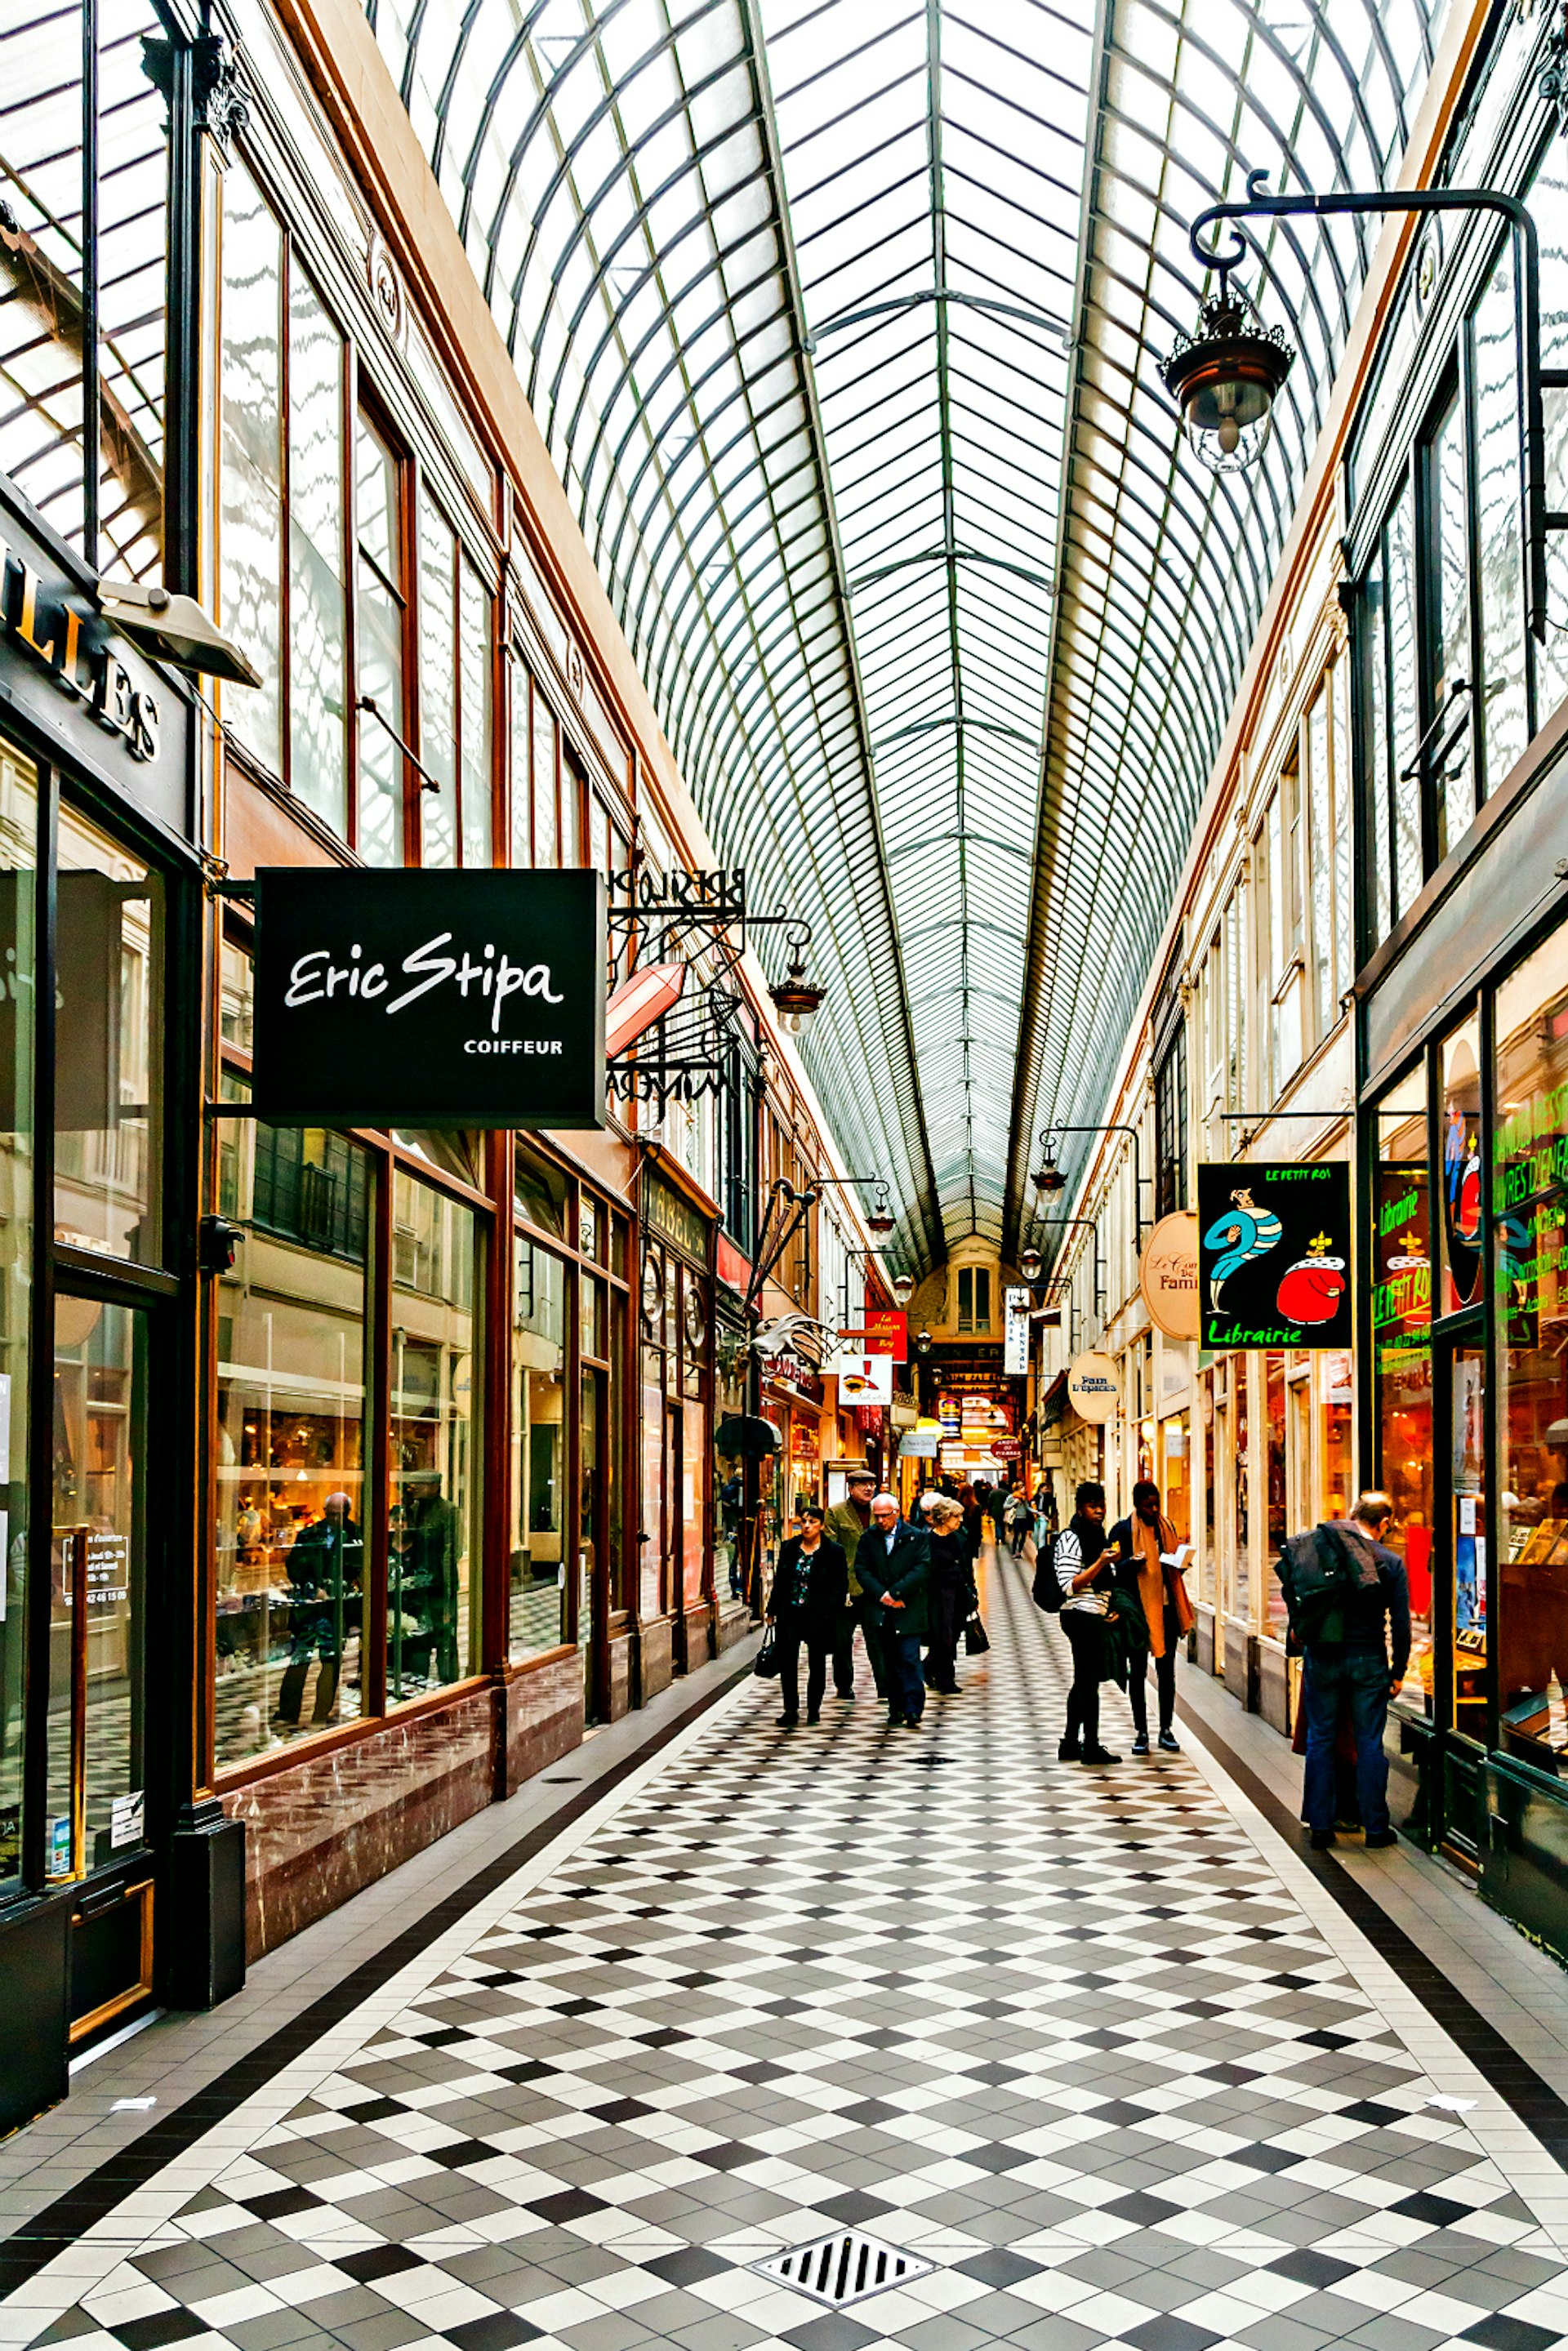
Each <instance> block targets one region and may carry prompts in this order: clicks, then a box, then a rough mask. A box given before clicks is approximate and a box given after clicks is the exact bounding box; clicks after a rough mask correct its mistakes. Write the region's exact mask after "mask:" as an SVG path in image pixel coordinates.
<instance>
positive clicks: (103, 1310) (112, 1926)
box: [44, 1283, 155, 2045]
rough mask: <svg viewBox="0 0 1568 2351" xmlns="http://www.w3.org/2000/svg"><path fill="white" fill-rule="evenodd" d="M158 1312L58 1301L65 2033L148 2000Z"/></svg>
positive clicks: (50, 1825)
mask: <svg viewBox="0 0 1568 2351" xmlns="http://www.w3.org/2000/svg"><path fill="white" fill-rule="evenodd" d="M154 1321H155V1318H154V1316H153V1314H152V1312H151V1311H148V1310H147V1309H144V1308H142V1307H141V1306H136V1305H131V1304H129V1303H126V1302H124V1301H122V1300H119V1299H116V1298H115V1297H114V1296H113V1295H112V1294H111V1293H110V1292H108V1291H106V1290H95V1289H92V1288H89V1287H87V1286H86V1285H85V1283H84V1285H83V1286H82V1287H80V1288H78V1287H76V1286H74V1285H73V1286H72V1287H70V1288H65V1287H61V1288H59V1289H57V1291H56V1295H55V1303H54V1428H53V1462H54V1477H53V1494H52V1546H51V1548H52V1561H53V1569H52V1581H51V1592H50V1622H49V1688H48V1712H47V1801H46V1809H45V1823H44V1848H45V1874H46V1878H47V1882H48V1883H49V1884H51V1885H55V1886H69V1885H76V1886H79V1887H80V1889H81V1891H80V1893H79V1894H78V1898H77V1902H76V1907H75V1915H74V1917H73V1920H72V1925H71V1929H70V1959H69V1981H68V2015H69V2026H70V2039H71V2042H72V2043H73V2045H74V2044H76V2043H79V2042H82V2041H85V2040H87V2039H88V2038H89V2037H90V2036H91V2035H93V2034H95V2033H97V2032H100V2031H102V2030H103V2029H104V2028H105V2027H106V2026H108V2025H110V2024H111V2023H113V2022H117V2021H118V2020H120V2018H122V2017H125V2016H128V2015H130V2014H131V2013H132V2012H133V2011H135V2010H137V2009H138V2008H140V2007H143V2006H145V2005H146V2004H147V2003H148V2002H149V2001H151V2000H152V1984H153V1974H152V1956H153V1889H152V1866H151V1863H150V1861H149V1858H148V1844H149V1833H148V1831H149V1824H148V1820H147V1782H148V1778H149V1772H148V1768H147V1767H148V1703H147V1700H148V1691H147V1680H148V1639H149V1627H148V1610H147V1589H148V1562H149V1524H148V1479H147V1463H148V1427H149V1417H150V1409H151V1407H150V1396H151V1391H152V1374H151V1364H152V1353H153V1348H154V1343H155V1334H154Z"/></svg>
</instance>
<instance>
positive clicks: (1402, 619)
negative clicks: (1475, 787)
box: [1388, 482, 1423, 914]
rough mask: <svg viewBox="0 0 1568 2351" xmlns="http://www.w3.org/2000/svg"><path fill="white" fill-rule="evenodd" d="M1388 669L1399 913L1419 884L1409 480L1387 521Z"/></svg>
mask: <svg viewBox="0 0 1568 2351" xmlns="http://www.w3.org/2000/svg"><path fill="white" fill-rule="evenodd" d="M1388 669H1389V691H1390V696H1391V705H1392V706H1391V716H1392V719H1393V726H1392V735H1393V740H1392V743H1391V745H1390V749H1391V751H1392V754H1393V760H1394V773H1393V777H1392V779H1391V780H1392V789H1393V794H1394V887H1395V912H1396V914H1404V913H1405V912H1406V908H1407V907H1409V906H1410V905H1412V904H1414V902H1415V900H1416V895H1417V893H1419V891H1420V888H1421V879H1422V872H1423V867H1422V859H1421V781H1420V773H1419V763H1418V762H1417V760H1416V745H1417V744H1418V742H1419V741H1420V739H1421V721H1420V716H1419V709H1418V705H1417V703H1416V509H1415V499H1414V493H1413V491H1412V489H1411V486H1410V485H1409V483H1408V482H1407V483H1406V486H1405V489H1404V492H1403V494H1402V496H1400V498H1399V501H1398V503H1397V505H1396V507H1395V509H1394V512H1393V514H1392V515H1391V516H1390V517H1389V521H1388Z"/></svg>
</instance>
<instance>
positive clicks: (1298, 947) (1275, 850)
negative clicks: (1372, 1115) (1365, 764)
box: [1232, 663, 1354, 1109]
mask: <svg viewBox="0 0 1568 2351" xmlns="http://www.w3.org/2000/svg"><path fill="white" fill-rule="evenodd" d="M1347 716H1348V714H1347V713H1346V711H1345V708H1344V674H1343V665H1342V664H1337V663H1336V664H1334V666H1333V668H1331V669H1330V670H1329V671H1328V672H1327V673H1326V674H1325V675H1324V677H1323V680H1322V684H1321V685H1320V686H1319V687H1318V690H1317V692H1316V693H1315V694H1314V695H1313V696H1312V700H1311V702H1310V703H1309V704H1308V705H1307V708H1306V711H1305V713H1304V715H1303V716H1302V718H1301V724H1300V726H1299V727H1298V729H1297V734H1296V739H1295V742H1294V744H1293V745H1292V747H1291V754H1290V757H1289V758H1287V760H1286V761H1285V764H1284V767H1283V768H1282V770H1281V777H1280V781H1279V784H1278V786H1277V788H1276V789H1275V791H1274V792H1273V793H1272V795H1271V796H1270V800H1269V804H1268V808H1267V810H1265V813H1264V819H1263V823H1262V826H1261V828H1260V832H1259V835H1258V838H1257V841H1256V842H1255V844H1254V853H1255V857H1256V860H1257V878H1258V884H1259V890H1258V900H1257V904H1258V911H1259V957H1258V963H1259V972H1260V983H1261V994H1262V1011H1263V1022H1262V1034H1263V1035H1264V1036H1265V1038H1266V1040H1267V1044H1268V1053H1269V1071H1268V1076H1269V1084H1270V1094H1271V1095H1274V1094H1278V1093H1279V1092H1281V1089H1282V1088H1283V1087H1285V1086H1286V1085H1288V1084H1289V1083H1290V1081H1291V1078H1292V1077H1293V1076H1294V1075H1295V1072H1296V1071H1297V1070H1298V1069H1299V1068H1300V1067H1301V1063H1302V1062H1303V1061H1306V1060H1308V1059H1309V1058H1310V1057H1311V1055H1312V1054H1313V1053H1314V1052H1315V1051H1316V1050H1317V1049H1318V1047H1319V1046H1320V1045H1321V1044H1322V1041H1323V1040H1324V1039H1325V1038H1326V1037H1327V1036H1328V1035H1329V1034H1330V1032H1331V1031H1332V1030H1333V1029H1334V1027H1335V1026H1336V1025H1337V1023H1338V1020H1339V1017H1340V1004H1341V1000H1342V999H1343V996H1344V994H1345V991H1346V990H1347V989H1348V987H1349V986H1350V983H1351V980H1352V977H1354V974H1353V972H1352V969H1351V955H1350V938H1351V788H1350V776H1349V772H1348V760H1347V752H1346V745H1347V742H1348V727H1347V725H1346V719H1347ZM1232 1107H1234V1108H1236V1109H1241V1108H1244V1107H1245V1105H1244V1104H1242V1103H1239V1102H1238V1103H1236V1104H1234V1105H1232Z"/></svg>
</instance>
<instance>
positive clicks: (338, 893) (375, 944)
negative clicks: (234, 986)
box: [254, 866, 606, 1128]
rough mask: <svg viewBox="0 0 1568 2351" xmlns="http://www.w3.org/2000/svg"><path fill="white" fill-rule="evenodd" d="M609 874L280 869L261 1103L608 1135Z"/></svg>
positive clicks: (313, 1119)
mask: <svg viewBox="0 0 1568 2351" xmlns="http://www.w3.org/2000/svg"><path fill="white" fill-rule="evenodd" d="M605 935H606V925H605V913H604V883H603V879H602V877H601V875H600V874H598V873H594V872H589V871H588V870H587V869H585V868H573V869H571V870H570V871H567V872H517V873H506V872H493V871H484V872H456V873H452V872H434V873H433V872H416V871H410V870H407V869H404V870H402V871H397V872H385V873H381V872H364V871H362V870H361V869H359V868H350V867H343V866H329V867H324V868H323V867H309V868H303V867H296V866H269V867H267V868H266V869H265V870H264V871H262V872H258V873H257V875H256V1061H255V1081H254V1082H255V1102H256V1113H257V1115H258V1116H259V1117H262V1118H266V1119H272V1120H275V1121H277V1122H278V1123H283V1124H286V1125H288V1124H303V1125H312V1126H318V1125H319V1126H481V1127H482V1126H520V1127H531V1126H549V1127H561V1128H566V1127H587V1126H602V1125H603V1123H604V978H605Z"/></svg>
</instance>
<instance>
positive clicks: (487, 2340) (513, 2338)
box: [442, 2310, 544, 2351]
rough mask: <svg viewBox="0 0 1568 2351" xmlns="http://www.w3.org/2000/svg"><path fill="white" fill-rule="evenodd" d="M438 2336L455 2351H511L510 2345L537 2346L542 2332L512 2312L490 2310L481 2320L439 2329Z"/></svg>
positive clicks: (477, 2319)
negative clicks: (453, 2346) (533, 2344)
mask: <svg viewBox="0 0 1568 2351" xmlns="http://www.w3.org/2000/svg"><path fill="white" fill-rule="evenodd" d="M442 2333H443V2334H444V2335H445V2337H446V2340H447V2341H448V2343H455V2345H456V2346H457V2351H512V2346H513V2345H514V2344H517V2343H537V2342H538V2339H539V2337H540V2335H542V2334H543V2333H544V2329H543V2327H542V2326H534V2325H530V2324H529V2322H528V2320H527V2319H526V2318H519V2317H518V2316H517V2312H516V2311H515V2310H492V2311H487V2312H486V2314H485V2316H484V2317H483V2318H465V2320H464V2321H463V2323H462V2325H460V2326H446V2327H443V2329H442Z"/></svg>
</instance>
